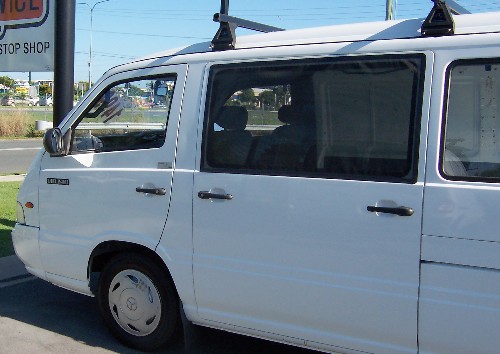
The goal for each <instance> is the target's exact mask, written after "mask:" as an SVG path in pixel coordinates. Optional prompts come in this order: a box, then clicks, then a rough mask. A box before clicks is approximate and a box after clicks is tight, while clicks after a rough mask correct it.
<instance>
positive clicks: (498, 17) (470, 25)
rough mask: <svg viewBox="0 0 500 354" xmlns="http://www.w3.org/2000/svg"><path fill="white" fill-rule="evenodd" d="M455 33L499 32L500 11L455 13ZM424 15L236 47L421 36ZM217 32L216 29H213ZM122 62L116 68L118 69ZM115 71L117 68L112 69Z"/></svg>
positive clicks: (246, 41) (196, 49) (292, 33)
mask: <svg viewBox="0 0 500 354" xmlns="http://www.w3.org/2000/svg"><path fill="white" fill-rule="evenodd" d="M453 20H454V22H455V34H454V35H455V36H457V35H468V34H479V33H495V32H496V33H500V12H489V13H481V14H466V15H457V16H453ZM423 22H424V19H406V20H394V21H379V22H367V23H356V24H343V25H333V26H324V27H315V28H306V29H297V30H285V31H279V32H270V33H263V34H256V35H246V36H238V38H237V40H236V45H235V49H250V48H266V47H278V46H291V45H303V44H320V43H341V42H357V41H376V40H389V39H405V38H418V37H421V27H422V23H423ZM214 33H215V31H214ZM211 51H212V49H211V47H210V42H203V43H197V44H194V45H191V46H188V47H184V48H177V49H171V50H167V51H162V52H159V53H155V54H152V55H150V56H147V57H143V58H140V59H137V60H135V61H133V62H131V63H128V64H123V65H131V64H133V63H138V62H142V63H144V61H148V60H155V59H159V58H162V57H170V56H174V55H185V54H194V53H206V52H211ZM120 67H123V66H122V65H120V66H118V67H116V68H114V69H119V68H120ZM111 71H115V70H113V69H112V70H111Z"/></svg>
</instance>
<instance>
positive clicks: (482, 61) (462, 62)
mask: <svg viewBox="0 0 500 354" xmlns="http://www.w3.org/2000/svg"><path fill="white" fill-rule="evenodd" d="M486 64H500V57H491V58H472V59H457V60H454V61H452V62H451V63H450V64H449V65H448V66H447V68H446V72H445V79H444V83H445V87H444V96H443V111H442V116H441V133H440V143H439V145H440V146H439V158H438V171H439V175H440V176H441V177H442V178H444V179H446V180H449V181H463V182H481V183H500V176H499V177H476V176H450V175H448V174H446V172H445V171H444V160H445V158H444V155H445V151H446V132H447V126H448V109H449V103H450V86H451V78H452V77H451V76H452V71H453V69H455V68H456V67H457V66H466V65H467V66H473V65H486ZM499 98H500V97H499ZM497 118H500V117H497ZM499 165H500V163H499Z"/></svg>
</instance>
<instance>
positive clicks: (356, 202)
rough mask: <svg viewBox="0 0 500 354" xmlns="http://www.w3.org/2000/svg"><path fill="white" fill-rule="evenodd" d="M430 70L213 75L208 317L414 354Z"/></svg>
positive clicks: (324, 342)
mask: <svg viewBox="0 0 500 354" xmlns="http://www.w3.org/2000/svg"><path fill="white" fill-rule="evenodd" d="M427 65H428V64H427ZM425 66H426V64H425V56H424V55H386V56H380V57H379V56H366V57H355V58H349V59H346V58H342V59H318V60H310V59H308V60H304V61H290V62H283V61H281V62H267V63H251V64H245V63H243V64H231V65H215V66H213V67H212V68H211V69H210V80H209V87H208V94H207V105H206V107H207V112H206V117H205V124H204V134H203V143H202V148H201V155H202V159H201V166H200V172H198V173H196V174H195V178H194V195H193V198H194V280H195V291H196V299H197V304H198V310H199V314H200V316H202V317H203V318H204V319H205V320H207V321H215V322H218V323H219V325H221V326H226V327H227V328H236V329H237V330H238V328H239V330H241V331H244V332H245V331H249V330H250V331H251V333H254V334H256V333H257V334H259V335H262V336H271V337H273V338H275V339H280V338H281V339H284V340H287V341H292V342H296V343H298V344H302V345H304V344H307V345H313V346H317V347H323V348H329V349H330V350H335V348H336V349H338V350H342V348H344V349H345V348H349V349H352V350H359V351H366V352H383V353H391V352H405V351H406V352H416V350H417V337H416V333H417V301H418V284H419V260H420V259H419V257H420V235H421V215H422V193H423V183H422V181H423V176H422V175H423V169H422V166H423V164H422V162H419V159H418V156H419V154H421V156H424V155H423V153H424V151H425V139H420V109H419V107H421V105H422V101H423V99H422V96H423V87H424V85H423V77H424V71H425ZM255 97H257V98H258V99H256V98H255ZM419 141H420V144H421V146H420V147H419ZM234 326H235V327H234ZM243 328H245V329H243ZM266 333H267V334H266Z"/></svg>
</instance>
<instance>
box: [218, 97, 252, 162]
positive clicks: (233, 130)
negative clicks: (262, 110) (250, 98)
mask: <svg viewBox="0 0 500 354" xmlns="http://www.w3.org/2000/svg"><path fill="white" fill-rule="evenodd" d="M247 122H248V111H247V110H246V108H245V107H241V106H224V107H222V108H221V110H220V111H219V114H218V115H217V116H216V117H215V119H214V123H215V124H217V125H218V126H219V127H221V128H222V129H223V130H220V131H214V132H213V133H212V134H213V138H212V139H211V142H212V143H211V144H210V147H209V150H208V152H209V154H208V159H209V162H210V164H212V165H213V166H215V167H244V166H245V164H246V161H247V158H248V154H249V152H250V147H251V146H252V134H251V133H250V132H249V131H247V130H245V128H246V126H247Z"/></svg>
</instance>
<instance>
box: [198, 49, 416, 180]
mask: <svg viewBox="0 0 500 354" xmlns="http://www.w3.org/2000/svg"><path fill="white" fill-rule="evenodd" d="M424 66H425V61H424V56H423V55H407V56H400V55H397V56H396V55H387V56H379V57H373V56H372V57H357V58H342V59H333V58H328V59H318V60H290V61H286V62H270V63H249V64H232V65H216V66H213V67H212V68H211V72H210V80H209V90H208V96H207V104H206V116H205V127H204V144H203V156H204V158H203V159H202V166H201V168H202V170H204V171H209V172H230V173H247V174H264V175H289V176H309V177H318V178H340V179H362V180H380V181H392V182H405V183H412V182H414V181H415V180H416V177H417V171H416V162H417V157H418V156H417V155H418V154H417V151H418V134H419V126H420V106H421V100H422V90H423V85H422V80H423V73H424Z"/></svg>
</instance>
